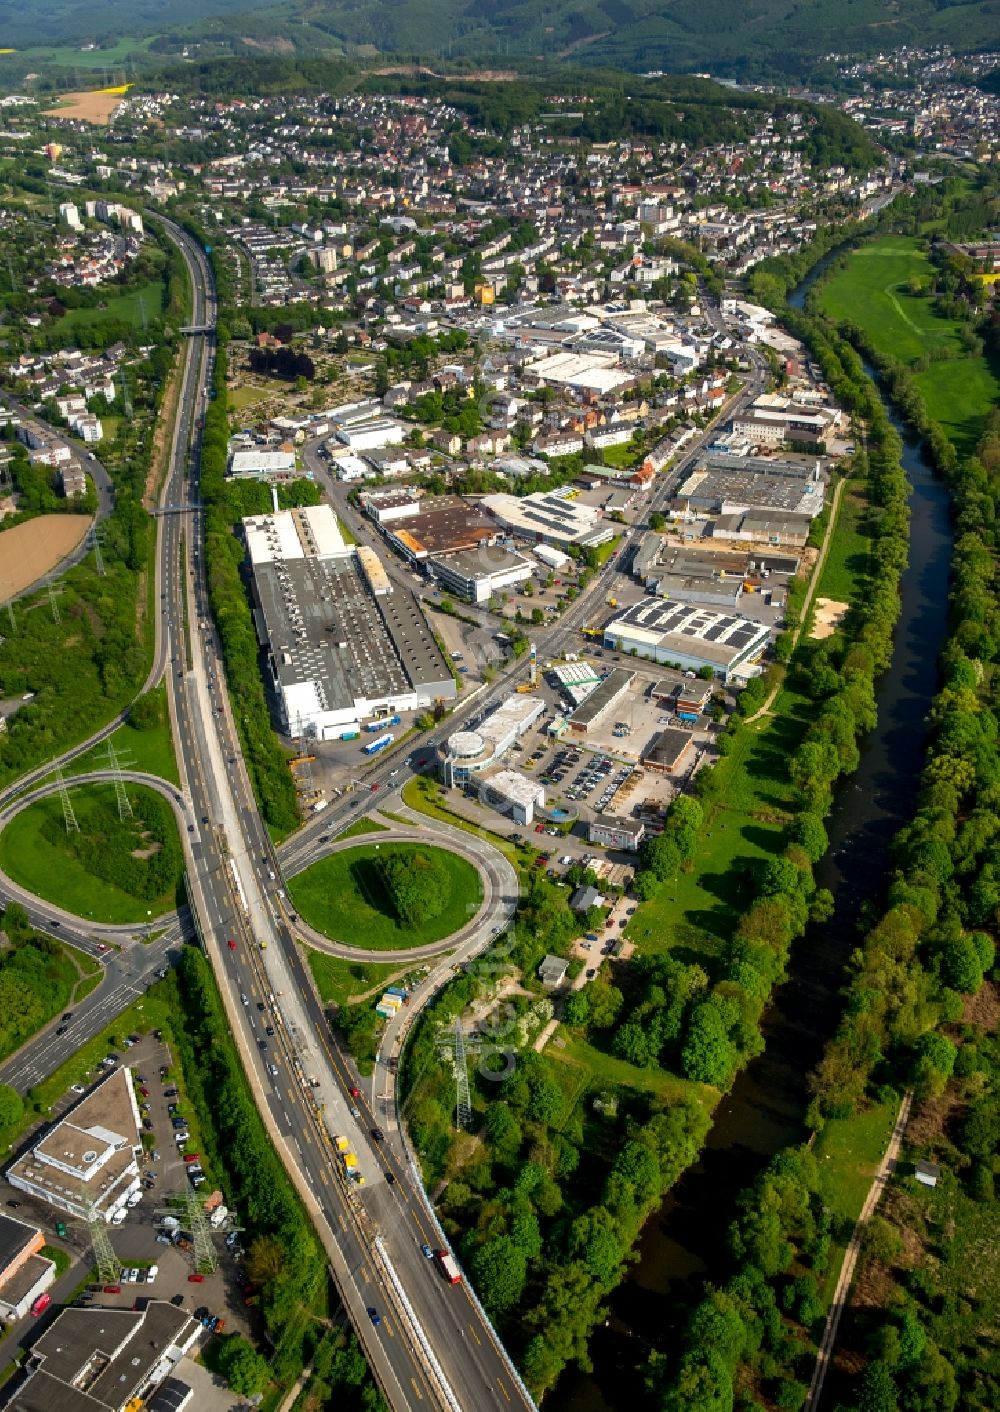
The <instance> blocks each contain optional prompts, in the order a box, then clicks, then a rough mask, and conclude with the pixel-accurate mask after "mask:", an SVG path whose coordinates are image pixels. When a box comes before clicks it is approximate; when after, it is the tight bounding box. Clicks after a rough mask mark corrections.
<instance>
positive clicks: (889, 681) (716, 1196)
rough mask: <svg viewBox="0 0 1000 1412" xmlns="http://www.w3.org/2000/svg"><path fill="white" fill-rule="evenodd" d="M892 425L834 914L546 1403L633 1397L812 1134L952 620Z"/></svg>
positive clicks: (936, 521)
mask: <svg viewBox="0 0 1000 1412" xmlns="http://www.w3.org/2000/svg"><path fill="white" fill-rule="evenodd" d="M832 258H834V256H833V255H830V256H828V257H826V258H825V259H824V260H823V261H821V262H820V263H819V264H818V265H817V266H816V268H815V269H814V270H813V272H812V273H811V274H810V275H809V276H808V277H807V278H806V279H805V280H804V281H803V283H802V284H801V285H800V286H799V287H798V289H797V290H796V291H795V292H794V294H793V295H792V297H791V300H790V302H791V303H792V304H793V305H795V306H796V307H799V308H801V307H802V303H803V300H804V298H805V295H806V293H807V292H808V289H809V287H810V285H811V284H812V283H813V282H814V281H815V280H816V279H817V278H819V277H820V276H821V275H822V273H823V270H824V269H825V267H826V265H827V264H828V263H829V261H830V260H831V259H832ZM893 423H894V425H895V426H896V429H897V431H898V432H899V434H900V436H901V437H902V438H903V441H904V452H903V458H902V459H903V465H904V467H905V470H906V473H907V477H908V479H909V481H910V484H911V486H912V492H911V495H910V512H911V520H910V558H909V565H908V567H907V569H906V570H905V572H904V573H903V575H902V579H901V582H900V593H901V599H902V610H901V613H900V617H899V622H898V624H897V627H896V633H895V639H894V651H893V659H892V665H891V666H890V668H889V670H888V671H887V672H886V673H885V674H884V675H883V676H882V677H881V679H880V680H879V681H878V682H877V684H876V693H875V694H876V701H877V705H878V724H877V725H876V727H875V729H874V731H872V732H871V734H870V735H869V736H868V737H867V739H866V740H865V741H864V742H863V743H862V745H861V764H860V767H859V769H858V770H857V772H856V773H855V774H854V775H853V776H851V777H850V778H849V779H847V780H845V781H843V783H842V784H841V786H840V789H839V792H838V794H837V797H836V800H835V802H834V807H833V811H832V813H831V815H830V817H829V819H828V820H827V829H828V832H829V835H830V851H829V853H828V854H827V856H826V857H825V858H824V859H823V860H822V861H821V862H820V863H819V864H818V865H817V868H816V879H817V883H818V884H819V886H820V887H827V888H829V889H830V890H831V891H832V893H833V895H834V899H835V903H836V906H835V910H834V913H833V916H832V917H831V918H830V920H829V921H828V922H826V923H824V924H822V925H820V926H812V927H810V928H809V930H808V931H807V933H806V935H805V936H804V937H803V938H802V939H801V940H800V941H798V942H797V943H796V944H795V946H794V947H793V951H792V956H791V961H790V965H789V974H788V980H787V981H786V982H785V984H784V985H783V986H782V987H781V988H780V989H779V990H778V992H777V993H776V995H775V1000H774V1003H773V1005H772V1006H771V1008H770V1009H769V1010H768V1012H767V1013H766V1014H765V1017H764V1024H763V1033H764V1039H765V1049H764V1052H763V1053H762V1054H761V1055H760V1056H759V1057H758V1058H757V1059H755V1060H753V1061H752V1062H751V1063H750V1064H749V1065H748V1066H747V1068H746V1069H744V1071H743V1072H742V1073H741V1074H740V1076H739V1078H738V1079H737V1081H736V1084H735V1085H734V1087H733V1089H732V1091H731V1093H729V1094H728V1095H727V1096H726V1098H725V1099H724V1100H723V1102H722V1103H721V1104H720V1105H719V1108H718V1109H717V1111H716V1114H715V1121H714V1124H713V1126H712V1129H711V1131H710V1133H709V1136H708V1140H707V1143H706V1147H705V1149H704V1153H703V1157H702V1160H701V1162H699V1164H698V1165H697V1166H695V1167H692V1168H690V1169H689V1170H688V1171H687V1172H686V1173H685V1174H684V1176H683V1177H682V1178H681V1180H680V1182H678V1184H677V1186H676V1187H675V1188H674V1190H673V1191H672V1192H671V1193H670V1195H669V1197H667V1199H666V1200H665V1201H664V1203H663V1205H662V1206H661V1208H660V1210H659V1211H658V1212H657V1213H656V1214H655V1215H654V1216H652V1217H651V1218H650V1220H649V1221H648V1222H647V1223H646V1226H645V1228H644V1230H643V1232H642V1236H641V1237H640V1242H639V1247H638V1254H639V1261H638V1263H637V1264H636V1265H635V1266H634V1267H633V1270H632V1273H631V1274H630V1276H629V1278H628V1279H627V1280H626V1281H625V1283H624V1284H622V1285H621V1286H620V1287H619V1289H618V1290H616V1291H615V1293H614V1294H613V1295H612V1297H611V1299H610V1301H609V1306H610V1311H611V1312H610V1318H609V1320H608V1323H607V1325H606V1326H605V1327H603V1328H601V1329H598V1330H597V1331H596V1332H595V1334H594V1337H593V1339H592V1341H591V1356H592V1358H593V1362H594V1372H593V1373H592V1374H591V1375H589V1376H584V1375H582V1374H580V1373H577V1372H575V1371H572V1372H568V1373H566V1374H565V1375H564V1376H563V1378H562V1380H561V1381H560V1383H559V1385H558V1387H557V1388H556V1390H555V1391H554V1393H553V1394H552V1397H551V1399H550V1400H549V1402H548V1403H547V1405H548V1406H550V1407H551V1408H553V1409H554V1412H620V1409H624V1408H628V1409H629V1412H634V1409H636V1408H642V1406H643V1403H644V1398H643V1373H644V1369H645V1365H646V1363H647V1360H648V1356H649V1354H650V1353H651V1352H652V1351H653V1350H664V1351H666V1350H668V1349H669V1347H670V1345H671V1342H672V1340H673V1338H674V1336H675V1335H676V1333H677V1332H678V1331H679V1329H681V1328H682V1327H683V1325H684V1322H685V1319H686V1317H687V1314H688V1312H689V1310H690V1309H691V1308H692V1306H693V1305H694V1304H695V1303H696V1302H697V1300H698V1299H699V1298H700V1296H701V1292H702V1286H703V1282H704V1280H705V1279H706V1278H709V1279H716V1278H721V1277H723V1276H724V1274H725V1271H726V1261H725V1252H724V1248H723V1241H724V1238H725V1233H726V1228H727V1226H728V1224H729V1221H730V1218H731V1216H732V1213H733V1209H734V1201H735V1198H736V1197H737V1195H738V1194H739V1192H740V1191H741V1190H742V1189H743V1188H744V1187H746V1186H748V1185H749V1184H750V1183H751V1182H752V1181H753V1180H754V1178H755V1177H756V1175H757V1173H758V1172H759V1171H760V1170H761V1168H762V1167H763V1166H764V1165H765V1164H766V1163H767V1161H768V1160H769V1159H770V1158H771V1157H772V1156H773V1155H774V1154H775V1153H776V1152H777V1151H778V1150H779V1149H781V1148H783V1147H787V1146H788V1145H790V1144H793V1143H799V1142H802V1141H803V1140H804V1139H805V1138H806V1136H807V1135H808V1134H807V1129H806V1126H805V1122H804V1117H805V1112H806V1108H807V1106H808V1102H809V1096H808V1093H807V1091H806V1085H805V1079H806V1075H807V1074H808V1073H809V1071H810V1070H811V1069H812V1068H814V1067H815V1065H816V1063H817V1062H818V1061H819V1059H820V1056H821V1053H822V1049H823V1045H824V1043H825V1041H826V1039H827V1037H828V1036H829V1035H830V1034H831V1033H832V1032H833V1030H834V1028H835V1027H836V1024H837V1020H838V1017H839V1012H840V1001H839V990H840V986H841V983H842V979H843V971H844V966H845V963H846V961H847V959H848V957H849V955H850V952H851V950H852V948H853V947H854V946H855V945H856V944H857V941H858V939H859V937H860V934H861V932H860V930H859V929H860V926H861V920H862V918H863V917H864V916H865V914H866V912H868V911H870V910H871V908H872V907H873V906H877V905H878V904H879V903H880V901H881V900H882V897H883V894H884V891H885V887H886V882H887V878H888V873H889V866H890V858H889V848H890V844H891V842H892V839H893V837H894V835H895V833H896V832H897V830H898V828H899V827H900V825H901V824H902V823H903V822H905V821H906V820H907V819H908V818H909V817H911V816H912V814H913V812H914V809H915V807H916V800H917V789H918V785H919V772H918V768H917V762H919V761H920V759H921V755H922V747H923V742H924V738H925V734H926V717H927V713H928V711H929V709H930V705H931V701H932V698H933V696H934V693H935V691H936V689H937V682H938V677H937V669H936V663H937V658H938V654H939V652H940V649H941V647H942V645H943V643H944V637H945V632H946V627H947V611H948V603H947V599H948V585H949V570H950V559H951V523H950V514H949V504H948V494H947V491H946V489H945V487H944V485H943V484H942V483H941V482H940V481H939V480H938V479H937V478H936V477H935V475H934V473H933V471H932V469H931V467H930V465H929V463H928V462H927V460H926V459H925V457H924V455H923V453H922V452H921V449H920V447H919V445H918V444H917V442H915V441H914V439H913V438H912V437H911V436H909V435H908V433H907V431H906V429H905V428H904V427H903V425H902V424H901V423H900V422H899V420H898V419H897V418H895V417H893Z"/></svg>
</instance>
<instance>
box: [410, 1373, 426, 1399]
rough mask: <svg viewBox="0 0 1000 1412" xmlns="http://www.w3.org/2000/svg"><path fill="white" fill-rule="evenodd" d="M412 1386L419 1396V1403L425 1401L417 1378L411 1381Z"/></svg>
mask: <svg viewBox="0 0 1000 1412" xmlns="http://www.w3.org/2000/svg"><path fill="white" fill-rule="evenodd" d="M410 1386H411V1387H412V1388H413V1391H414V1392H415V1393H416V1394H417V1400H418V1401H419V1402H423V1400H424V1395H423V1393H422V1392H421V1391H420V1389H419V1388H418V1387H417V1380H416V1378H411V1379H410Z"/></svg>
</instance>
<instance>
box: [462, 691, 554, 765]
mask: <svg viewBox="0 0 1000 1412" xmlns="http://www.w3.org/2000/svg"><path fill="white" fill-rule="evenodd" d="M544 707H545V702H544V701H543V700H542V698H541V697H540V696H508V698H507V700H506V701H501V702H500V705H499V706H496V707H494V709H493V710H492V711H491V712H490V713H489V715H488V716H487V717H486V718H485V719H484V720H482V721H480V722H479V724H478V725H477V726H476V727H475V729H474V730H464V731H455V733H454V734H453V735H450V736H449V737H448V753H449V754H450V755H454V756H459V757H461V758H462V759H474V758H476V757H481V756H482V755H484V754H486V753H488V752H491V751H492V752H493V753H496V752H497V751H498V750H499V749H502V748H505V745H506V742H509V741H510V740H512V739H513V738H514V737H516V735H517V734H518V732H519V731H520V730H523V729H526V728H527V726H529V725H530V724H531V722H532V721H533V720H534V719H535V718H536V717H537V715H538V713H539V712H540V711H541V710H544Z"/></svg>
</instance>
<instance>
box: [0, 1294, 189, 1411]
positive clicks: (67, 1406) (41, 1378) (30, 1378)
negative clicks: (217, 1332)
mask: <svg viewBox="0 0 1000 1412" xmlns="http://www.w3.org/2000/svg"><path fill="white" fill-rule="evenodd" d="M200 1332H201V1325H200V1324H199V1323H198V1321H197V1320H196V1319H192V1318H191V1316H190V1315H189V1314H186V1313H185V1312H184V1310H183V1309H177V1308H175V1306H174V1305H173V1304H169V1303H167V1302H166V1301H165V1300H162V1299H151V1300H149V1301H148V1303H147V1304H146V1307H145V1308H144V1309H106V1308H102V1307H100V1306H96V1307H92V1308H90V1309H64V1310H63V1311H62V1313H61V1314H60V1315H59V1317H58V1318H57V1319H55V1320H54V1321H53V1322H52V1323H51V1324H50V1325H49V1327H48V1328H47V1329H46V1330H45V1331H44V1333H43V1334H42V1335H41V1337H40V1338H37V1339H36V1340H35V1342H34V1343H33V1344H32V1346H31V1351H30V1353H29V1356H28V1359H27V1361H26V1362H25V1364H24V1365H23V1371H22V1373H21V1374H20V1375H16V1376H15V1378H14V1379H13V1380H12V1382H11V1383H9V1384H8V1386H7V1387H6V1388H4V1391H3V1393H2V1394H0V1407H3V1408H6V1409H10V1412H126V1409H130V1412H134V1409H135V1408H138V1407H141V1406H143V1405H144V1404H145V1402H146V1400H147V1399H148V1398H149V1396H150V1395H151V1394H152V1392H153V1391H154V1390H155V1389H156V1388H157V1387H158V1386H159V1384H161V1383H162V1382H163V1381H164V1379H165V1378H167V1377H168V1376H169V1375H170V1373H171V1372H172V1370H173V1369H174V1368H175V1367H176V1366H177V1364H178V1363H179V1362H180V1361H181V1359H182V1358H183V1357H184V1355H185V1353H187V1352H188V1350H189V1349H191V1348H192V1347H193V1346H194V1344H195V1342H196V1341H197V1338H198V1335H199V1333H200Z"/></svg>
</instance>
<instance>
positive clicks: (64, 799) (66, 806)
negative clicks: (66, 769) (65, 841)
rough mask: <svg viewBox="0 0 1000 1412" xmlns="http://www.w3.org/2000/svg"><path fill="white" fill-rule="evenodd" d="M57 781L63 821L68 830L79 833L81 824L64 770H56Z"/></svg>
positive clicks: (68, 831)
mask: <svg viewBox="0 0 1000 1412" xmlns="http://www.w3.org/2000/svg"><path fill="white" fill-rule="evenodd" d="M56 781H57V783H58V785H59V802H60V803H61V804H62V811H63V823H64V824H65V825H66V832H67V833H79V832H80V825H79V824H78V823H77V821H76V813H75V812H74V809H73V801H72V799H70V797H69V790H68V789H67V787H66V780H65V778H64V777H63V772H62V770H56Z"/></svg>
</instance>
